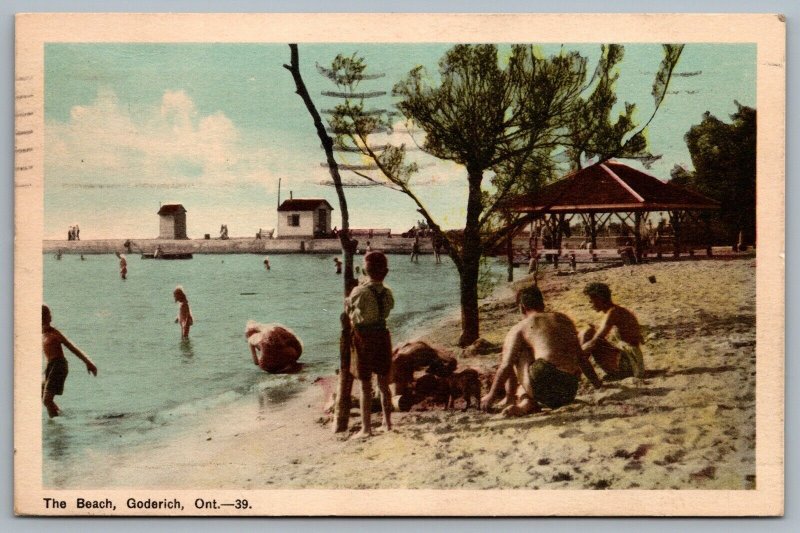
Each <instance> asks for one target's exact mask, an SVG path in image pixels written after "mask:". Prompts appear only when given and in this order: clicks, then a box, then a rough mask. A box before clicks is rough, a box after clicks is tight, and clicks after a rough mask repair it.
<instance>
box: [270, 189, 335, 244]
mask: <svg viewBox="0 0 800 533" xmlns="http://www.w3.org/2000/svg"><path fill="white" fill-rule="evenodd" d="M332 211H333V207H332V206H331V204H329V203H328V201H327V200H323V199H320V198H293V199H289V200H286V201H284V202H283V203H282V204H281V205H280V206H278V237H309V238H313V237H314V236H315V235H316V236H320V235H326V234H328V233H330V231H331V212H332Z"/></svg>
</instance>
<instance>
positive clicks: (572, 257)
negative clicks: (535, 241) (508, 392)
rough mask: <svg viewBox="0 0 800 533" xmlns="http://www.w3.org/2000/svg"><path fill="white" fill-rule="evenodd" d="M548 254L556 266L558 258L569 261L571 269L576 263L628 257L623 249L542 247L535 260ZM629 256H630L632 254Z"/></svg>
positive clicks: (611, 260) (614, 260)
mask: <svg viewBox="0 0 800 533" xmlns="http://www.w3.org/2000/svg"><path fill="white" fill-rule="evenodd" d="M631 253H632V251H631ZM548 256H549V257H551V258H552V259H553V265H554V266H555V267H556V268H558V266H559V260H565V261H568V262H569V263H570V266H571V267H572V269H573V270H575V268H576V266H577V263H597V262H617V261H625V260H626V259H628V257H626V253H625V250H622V249H616V248H599V249H596V250H587V249H585V248H577V249H570V248H561V249H558V248H552V249H548V248H544V249H541V250H537V251H536V260H537V261H539V260H541V259H546V258H547V257H548ZM629 257H630V258H632V256H629ZM629 260H630V259H629Z"/></svg>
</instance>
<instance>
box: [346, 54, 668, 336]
mask: <svg viewBox="0 0 800 533" xmlns="http://www.w3.org/2000/svg"><path fill="white" fill-rule="evenodd" d="M681 50H682V46H675V45H664V59H663V61H662V62H661V66H660V67H659V69H658V72H657V74H656V78H655V80H654V83H653V96H654V98H655V110H654V111H653V114H652V115H651V116H650V119H649V120H648V121H647V122H646V123H645V124H644V126H642V127H640V128H639V129H638V130H637V124H636V123H635V120H634V118H633V116H634V112H635V110H636V106H635V105H634V104H628V103H626V104H625V105H624V111H623V112H622V113H620V114H619V115H618V116H617V117H616V119H612V108H613V107H614V104H615V103H616V96H615V92H614V84H615V82H616V80H617V77H618V74H617V72H616V67H617V64H618V63H619V62H620V61H621V60H622V58H623V54H624V49H623V47H622V46H619V45H608V46H603V47H602V48H601V58H600V60H599V61H598V64H597V66H596V68H595V69H594V71H593V74H592V75H591V76H588V60H587V59H586V58H585V57H583V56H581V55H580V54H579V53H577V52H568V51H564V50H562V51H561V52H560V53H559V54H556V55H553V56H551V57H543V56H542V54H541V53H540V52H539V51H538V49H537V48H535V47H533V46H530V45H514V46H512V47H511V49H510V55H509V58H508V60H506V61H504V62H503V63H502V64H501V63H500V62H499V61H498V49H497V46H495V45H456V46H454V47H453V48H451V49H450V50H448V51H447V52H446V53H445V55H444V57H442V59H441V60H440V62H439V80H438V83H437V82H434V81H431V80H429V79H428V77H427V74H426V72H425V69H424V68H423V67H417V68H415V69H413V70H411V72H409V74H408V75H407V76H406V78H405V79H403V80H401V81H400V82H398V83H397V84H396V85H395V86H394V89H393V95H394V96H396V97H399V98H400V100H399V102H398V103H397V104H396V107H397V109H398V110H399V111H400V112H401V113H402V115H403V116H404V117H405V118H406V120H407V122H408V124H409V126H410V128H412V129H413V128H419V129H421V130H422V132H424V134H425V138H424V141H423V142H422V143H418V145H419V147H420V148H421V149H422V150H423V151H424V152H426V153H427V154H430V155H432V156H434V157H436V158H439V159H444V160H449V161H453V162H455V163H458V164H460V165H462V166H463V167H464V168H465V170H466V181H467V188H468V196H467V206H466V217H465V221H464V227H463V229H461V230H460V231H458V232H444V231H442V229H441V227H440V226H439V224H438V223H437V222H436V220H435V218H434V216H433V215H432V213H430V212H429V211H428V209H427V208H426V207H425V206H424V205H423V204H422V202H421V201H420V199H419V197H418V196H417V195H416V194H415V192H414V189H413V186H412V177H413V175H414V174H415V173H416V171H417V170H418V168H417V166H416V165H415V164H414V163H408V162H407V158H406V147H405V145H401V146H391V145H384V146H379V147H376V146H375V145H374V143H372V142H371V141H370V139H371V136H372V133H373V132H374V131H375V129H376V128H377V127H378V126H380V127H383V128H389V129H391V128H392V122H391V118H390V117H389V116H387V115H385V114H381V113H373V112H371V111H370V110H365V109H364V105H363V101H361V100H359V99H358V98H352V99H349V100H347V101H345V102H344V103H343V104H341V105H339V106H337V108H336V110H335V114H334V118H333V122H332V124H334V122H335V128H336V131H337V132H338V137H337V143H338V144H341V145H344V144H347V146H348V148H349V149H351V150H355V151H357V152H358V153H359V154H361V155H363V156H366V157H368V158H369V159H370V160H372V161H373V162H374V163H375V165H376V167H377V170H378V171H379V175H378V176H375V175H374V174H370V173H368V172H360V173H359V175H360V176H362V177H363V178H364V179H367V180H371V181H372V182H381V181H382V180H383V182H384V183H385V184H386V185H387V186H389V187H391V188H394V189H397V190H399V191H401V192H403V193H404V194H406V195H407V196H408V197H409V198H411V200H412V201H413V202H414V203H415V204H416V206H417V208H418V211H419V213H420V214H422V216H423V217H424V218H425V220H426V221H427V222H428V225H429V226H430V228H431V229H432V230H433V232H434V233H435V234H436V235H437V236H439V237H440V238H442V239H444V240H445V241H446V243H447V245H448V246H447V248H448V250H449V253H450V257H451V258H452V260H453V263H454V264H455V266H456V269H457V270H458V273H459V280H460V281H459V285H460V299H461V329H462V332H461V337H460V339H459V344H460V345H462V346H466V345H468V344H471V343H472V342H474V341H475V340H476V339H478V337H479V333H480V327H479V326H480V322H479V315H478V277H479V270H480V259H481V256H482V255H483V254H484V251H487V250H493V249H494V248H495V247H496V246H497V245H498V244H500V243H502V242H504V240H506V239H509V238H511V236H512V235H513V233H514V232H515V231H516V230H517V229H518V228H519V227H520V226H521V225H522V224H524V223H525V222H526V220H527V219H526V218H525V217H521V216H515V215H513V214H511V213H510V212H508V211H505V212H504V210H503V206H504V205H505V201H506V200H507V199H508V198H509V197H510V196H511V195H512V194H515V193H517V192H520V191H527V192H531V191H535V190H536V188H537V187H539V186H540V185H541V184H542V183H543V182H545V181H546V180H548V179H550V178H551V177H552V175H553V172H552V171H553V169H554V168H556V167H558V166H559V165H560V164H561V163H560V162H567V163H570V164H571V166H573V167H576V166H578V167H579V166H580V165H581V163H582V162H583V161H584V160H585V159H586V158H589V157H593V158H598V159H600V160H605V159H609V158H611V157H639V158H644V159H646V160H647V159H652V157H653V156H652V155H651V154H650V153H649V152H648V151H647V141H646V136H645V133H644V131H645V128H646V127H647V125H648V124H649V123H650V121H651V120H652V118H653V116H655V113H656V111H657V110H658V108H659V106H660V104H661V102H662V101H663V98H664V95H665V94H666V89H667V86H668V85H669V80H670V77H671V75H672V70H673V69H674V67H675V65H676V63H677V61H678V59H679V57H680V53H681ZM343 59H344V60H343ZM334 65H335V67H336V68H338V72H339V74H338V75H337V76H336V77H335V79H334V81H335V82H336V83H337V84H338V85H340V86H343V87H349V90H350V92H354V91H353V90H352V88H353V87H352V86H353V84H352V82H350V81H349V80H350V79H352V76H351V75H350V74H349V73H350V72H353V71H355V72H361V71H363V69H364V63H363V60H362V59H361V58H356V57H354V56H353V57H350V58H342V56H339V57H337V59H336V60H335V61H334ZM332 70H334V69H332ZM487 173H488V174H489V175H491V178H490V180H489V183H485V181H484V179H485V177H486V176H487Z"/></svg>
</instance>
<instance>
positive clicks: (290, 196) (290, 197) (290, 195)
mask: <svg viewBox="0 0 800 533" xmlns="http://www.w3.org/2000/svg"><path fill="white" fill-rule="evenodd" d="M293 197H294V196H293V195H292V191H289V200H291V199H292V198H293Z"/></svg>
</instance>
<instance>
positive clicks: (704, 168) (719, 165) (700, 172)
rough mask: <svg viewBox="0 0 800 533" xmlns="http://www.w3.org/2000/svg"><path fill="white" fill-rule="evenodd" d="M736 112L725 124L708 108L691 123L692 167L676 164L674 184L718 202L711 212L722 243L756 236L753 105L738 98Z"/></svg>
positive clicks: (749, 241) (754, 121) (754, 114)
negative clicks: (741, 232) (740, 101)
mask: <svg viewBox="0 0 800 533" xmlns="http://www.w3.org/2000/svg"><path fill="white" fill-rule="evenodd" d="M736 107H737V111H736V112H735V113H734V114H732V115H731V116H730V118H731V122H730V123H725V122H723V121H721V120H719V119H718V118H717V117H715V116H714V115H712V114H711V113H708V112H706V113H705V114H704V115H703V120H702V121H701V122H700V124H696V125H694V126H692V127H691V129H690V130H689V131H688V133H687V134H686V136H685V137H684V138H685V140H686V145H687V147H688V148H689V153H690V154H691V157H692V164H693V165H694V168H695V170H694V171H693V172H690V171H687V170H686V169H684V168H681V167H678V166H676V167H675V168H673V170H672V180H671V182H672V183H675V184H676V185H682V186H688V187H690V188H692V189H695V190H697V191H698V192H700V193H701V194H704V195H706V196H708V197H710V198H713V199H715V200H717V201H718V202H720V203H721V209H720V210H719V212H718V213H715V214H714V215H713V217H714V220H715V221H716V222H717V224H716V225H717V226H718V227H719V228H720V229H721V232H722V234H721V235H720V236H721V237H723V238H724V239H725V240H726V242H730V243H735V242H737V239H738V235H739V231H743V232H744V236H745V241H746V242H748V243H753V242H755V236H756V233H755V231H756V110H755V109H753V108H751V107H747V106H743V105H741V104H739V102H736Z"/></svg>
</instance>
